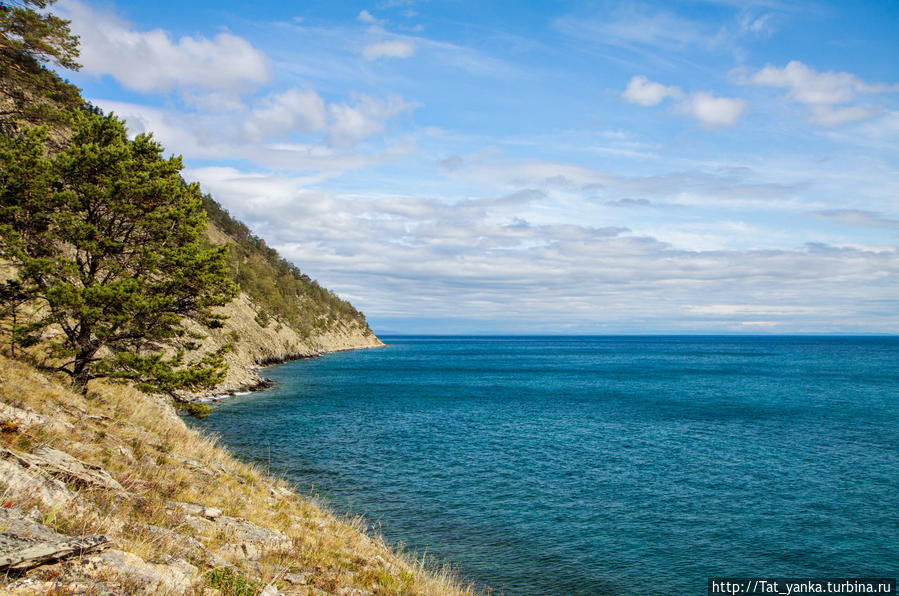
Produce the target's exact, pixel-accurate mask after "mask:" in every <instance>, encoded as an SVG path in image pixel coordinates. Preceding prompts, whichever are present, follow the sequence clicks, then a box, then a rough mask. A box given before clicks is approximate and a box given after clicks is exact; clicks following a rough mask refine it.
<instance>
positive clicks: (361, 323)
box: [194, 196, 384, 398]
mask: <svg viewBox="0 0 899 596" xmlns="http://www.w3.org/2000/svg"><path fill="white" fill-rule="evenodd" d="M204 206H205V208H206V212H207V214H208V215H209V219H210V222H209V227H208V229H207V235H208V236H209V239H210V242H212V243H214V244H228V246H229V247H230V259H231V265H232V269H233V271H234V278H235V281H236V282H237V283H238V285H239V286H240V288H241V293H240V296H239V297H238V298H237V299H236V300H234V301H233V302H231V303H230V304H228V305H226V306H224V307H222V308H220V309H218V312H220V313H221V314H224V315H226V316H227V317H228V319H227V320H226V321H225V324H224V327H223V328H221V329H213V330H200V329H197V331H202V332H203V333H207V334H208V336H209V337H208V339H207V340H206V341H205V342H204V346H203V347H204V348H207V349H215V348H219V347H221V346H222V345H225V344H227V343H231V344H232V345H233V349H232V351H231V352H230V353H229V354H228V355H227V356H226V360H227V362H228V364H229V368H228V374H227V377H226V378H225V380H224V381H223V382H222V383H221V384H219V385H218V386H217V387H215V388H214V389H212V390H210V391H207V392H204V393H202V394H197V395H195V396H194V397H200V398H204V397H209V396H213V395H220V394H223V393H231V392H238V391H246V390H250V389H254V388H257V387H259V386H261V385H262V384H263V383H264V380H263V378H262V377H260V376H259V374H258V372H257V369H258V368H259V367H260V366H261V365H265V364H272V363H275V362H284V361H287V360H294V359H298V358H309V357H312V356H318V355H320V354H323V353H327V352H338V351H343V350H352V349H359V348H373V347H379V346H383V345H384V344H383V343H381V341H380V340H379V339H378V338H377V337H376V336H375V334H374V333H373V332H372V330H371V329H370V328H369V326H368V323H367V322H366V320H365V317H364V316H363V315H362V313H360V312H359V311H358V310H356V309H355V308H354V307H353V306H352V305H351V304H349V303H348V302H346V301H344V300H341V299H340V298H338V297H337V296H336V295H335V294H334V293H333V292H330V291H329V290H326V289H324V288H322V287H321V286H319V285H318V284H317V283H316V282H315V281H313V280H311V279H310V278H308V277H307V276H306V275H304V274H303V273H301V272H300V270H299V269H298V268H297V267H296V266H294V265H292V264H290V263H288V262H287V261H285V260H284V259H283V258H281V256H280V255H279V254H278V253H277V251H275V250H273V249H271V248H269V247H267V246H266V245H265V242H264V241H263V240H261V239H260V238H258V237H256V236H254V235H252V234H251V233H250V231H249V229H248V228H247V227H246V225H244V224H243V223H241V222H239V221H237V220H235V219H233V218H232V217H231V216H230V215H228V213H227V212H226V211H225V210H224V209H223V208H222V207H221V206H220V205H219V204H218V203H216V202H215V201H214V200H213V199H212V198H211V197H209V196H206V197H205V198H204Z"/></svg>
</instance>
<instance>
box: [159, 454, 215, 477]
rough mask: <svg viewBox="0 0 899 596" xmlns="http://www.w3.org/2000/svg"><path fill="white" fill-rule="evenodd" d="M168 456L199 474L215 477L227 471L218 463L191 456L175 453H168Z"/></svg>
mask: <svg viewBox="0 0 899 596" xmlns="http://www.w3.org/2000/svg"><path fill="white" fill-rule="evenodd" d="M169 457H170V458H172V459H174V460H175V461H178V462H181V463H183V464H184V465H186V466H187V467H188V468H190V469H191V470H194V471H197V472H200V473H201V474H205V475H207V476H213V477H216V476H220V475H222V474H226V473H227V470H225V468H224V467H222V465H221V464H218V463H212V464H207V463H206V462H203V461H200V460H198V459H193V458H192V457H183V456H180V455H178V454H176V453H170V454H169Z"/></svg>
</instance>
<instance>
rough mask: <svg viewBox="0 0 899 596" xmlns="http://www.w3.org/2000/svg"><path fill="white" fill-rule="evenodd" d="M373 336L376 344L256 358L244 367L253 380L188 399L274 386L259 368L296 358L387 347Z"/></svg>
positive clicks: (212, 400)
mask: <svg viewBox="0 0 899 596" xmlns="http://www.w3.org/2000/svg"><path fill="white" fill-rule="evenodd" d="M373 337H375V339H376V340H377V342H378V343H377V344H369V345H360V346H351V347H341V348H335V349H333V350H322V351H319V352H313V353H307V352H301V353H296V354H288V355H286V356H281V357H268V358H265V359H262V360H258V361H256V362H255V363H254V364H252V365H250V366H248V367H246V368H247V369H248V371H249V372H250V373H251V374H252V375H254V376H255V377H256V379H255V380H253V381H251V382H249V383H242V384H239V385H237V386H229V385H228V384H227V383H222V384H221V385H219V386H218V387H216V388H215V389H213V390H211V391H209V392H207V393H204V394H200V395H199V396H198V397H194V398H193V399H191V400H190V401H191V402H194V403H215V402H220V401H224V400H226V399H230V398H232V397H237V396H240V395H249V394H250V393H255V392H257V391H264V390H266V389H270V388H272V387H274V386H275V384H276V382H275V381H274V380H273V379H269V378H268V377H264V376H262V375H260V374H259V371H260V370H262V369H263V368H265V367H268V366H275V365H278V364H285V363H287V362H294V361H296V360H310V359H312V358H321V357H323V356H327V355H329V354H337V353H339V352H351V351H354V350H370V349H375V348H384V347H387V344H385V343H384V342H382V341H381V340H380V339H378V338H377V336H373Z"/></svg>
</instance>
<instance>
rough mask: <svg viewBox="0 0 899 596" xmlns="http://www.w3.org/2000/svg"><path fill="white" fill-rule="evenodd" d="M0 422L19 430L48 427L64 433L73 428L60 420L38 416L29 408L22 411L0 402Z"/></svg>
mask: <svg viewBox="0 0 899 596" xmlns="http://www.w3.org/2000/svg"><path fill="white" fill-rule="evenodd" d="M0 421H5V422H7V424H12V425H14V426H17V427H19V428H20V429H29V428H31V427H33V426H44V427H50V428H53V429H54V430H56V431H58V432H65V431H68V430H71V429H72V428H74V427H73V426H72V424H71V423H69V422H66V421H65V420H62V419H60V418H48V417H46V416H43V415H41V414H38V413H37V412H35V411H34V410H32V409H31V408H28V409H22V408H17V407H15V406H11V405H9V404H7V403H3V402H0Z"/></svg>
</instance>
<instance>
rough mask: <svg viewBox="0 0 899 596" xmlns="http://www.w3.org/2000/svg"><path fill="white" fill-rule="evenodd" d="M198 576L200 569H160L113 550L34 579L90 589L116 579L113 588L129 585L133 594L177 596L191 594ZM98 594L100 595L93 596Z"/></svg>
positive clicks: (185, 566)
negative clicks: (91, 586)
mask: <svg viewBox="0 0 899 596" xmlns="http://www.w3.org/2000/svg"><path fill="white" fill-rule="evenodd" d="M197 574H198V570H197V568H196V567H194V566H193V565H191V564H190V563H188V562H186V561H183V560H177V561H174V562H173V563H172V564H166V565H161V564H156V563H148V562H146V561H144V560H143V559H141V558H140V557H138V556H137V555H135V554H133V553H129V552H125V551H121V550H116V549H110V550H108V551H106V552H103V553H94V554H90V555H88V556H86V557H82V558H81V559H78V560H71V561H65V562H63V563H59V564H57V565H54V566H52V567H49V568H47V569H46V570H43V573H35V574H34V575H33V578H34V579H36V580H43V581H47V580H52V581H53V582H55V583H56V584H57V585H61V586H66V585H71V584H74V585H79V584H80V585H91V583H92V582H93V585H95V586H96V585H98V583H99V582H110V579H111V578H114V579H113V580H112V583H113V584H115V583H118V584H119V585H120V586H121V585H122V584H127V585H128V586H129V587H130V588H132V590H133V588H134V587H135V586H136V587H139V588H140V591H141V593H148V594H153V593H156V594H173V595H174V594H184V593H185V592H187V591H188V590H190V589H191V587H192V586H193V583H194V581H195V579H196V577H197ZM107 585H109V584H107ZM95 590H96V588H95ZM120 591H121V589H113V590H109V592H106V593H112V594H115V593H119V592H120ZM98 592H100V591H99V590H97V591H95V592H93V593H98ZM100 593H104V592H100Z"/></svg>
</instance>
